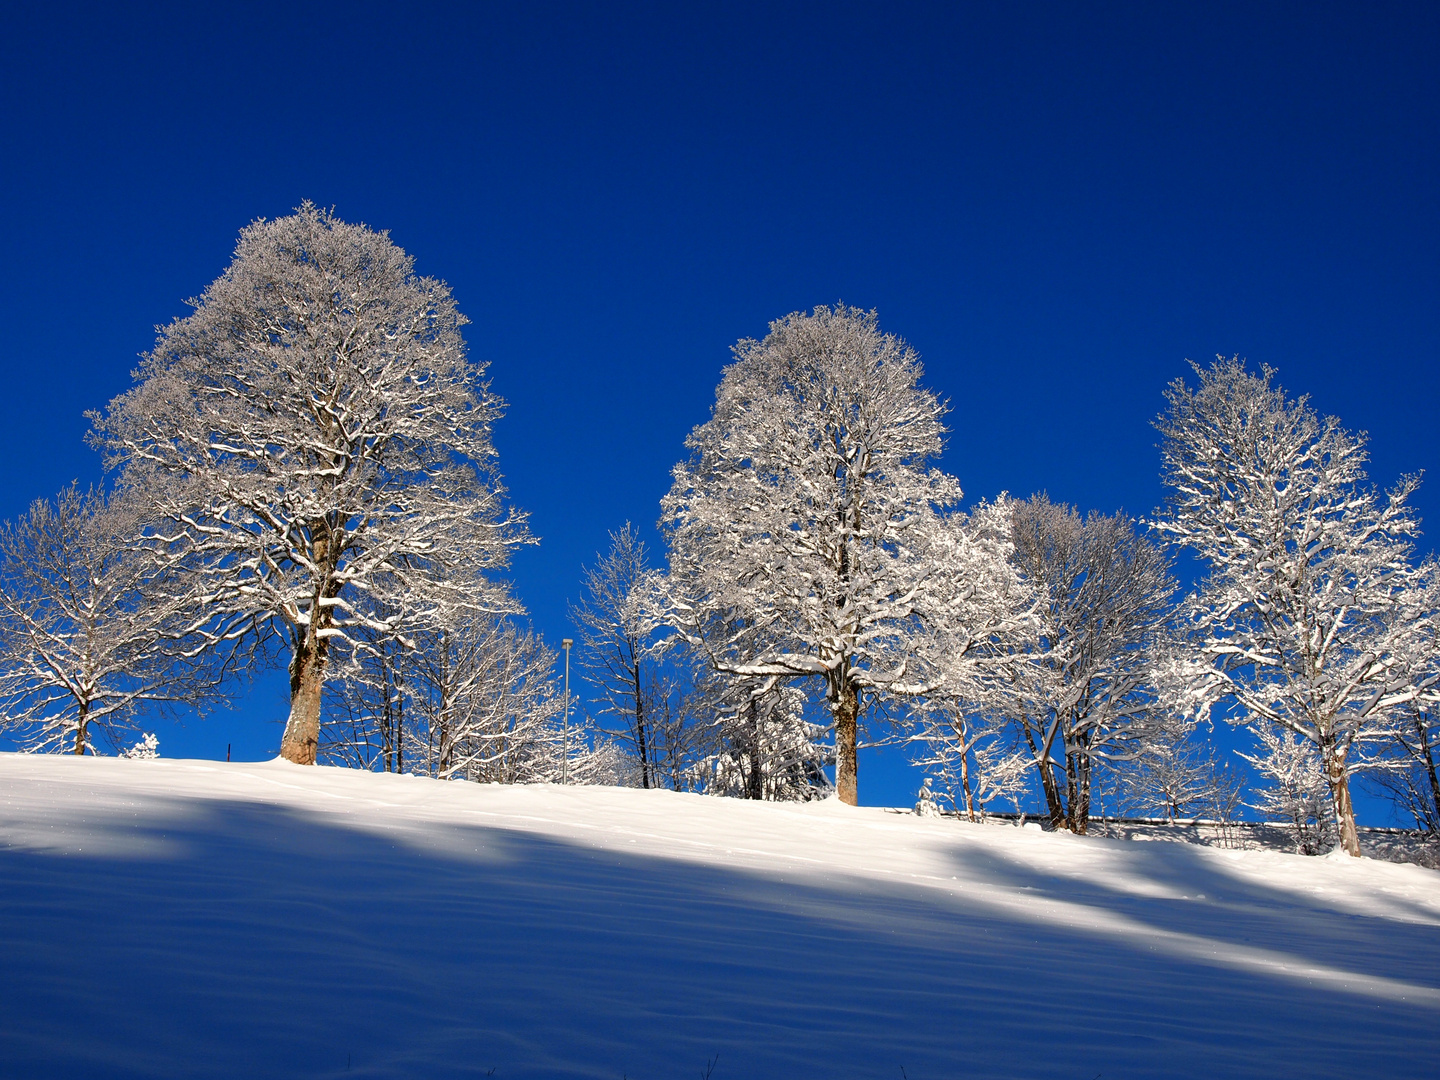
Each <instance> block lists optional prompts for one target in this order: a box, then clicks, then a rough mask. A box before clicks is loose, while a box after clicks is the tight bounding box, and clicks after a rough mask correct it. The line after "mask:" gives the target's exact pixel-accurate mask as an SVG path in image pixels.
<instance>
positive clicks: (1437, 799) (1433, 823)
mask: <svg viewBox="0 0 1440 1080" xmlns="http://www.w3.org/2000/svg"><path fill="white" fill-rule="evenodd" d="M1415 734H1416V735H1417V736H1418V737H1419V739H1420V750H1421V752H1422V753H1423V754H1424V755H1425V770H1426V772H1427V773H1428V774H1429V777H1430V810H1431V813H1429V814H1427V815H1425V816H1426V817H1428V818H1429V819H1430V831H1431V832H1435V831H1437V830H1440V776H1437V775H1436V772H1435V755H1434V754H1433V753H1432V752H1431V750H1430V740H1429V739H1428V738H1427V737H1426V731H1425V724H1424V722H1423V721H1422V720H1420V718H1419V717H1416V719H1415Z"/></svg>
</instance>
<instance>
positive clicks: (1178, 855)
mask: <svg viewBox="0 0 1440 1080" xmlns="http://www.w3.org/2000/svg"><path fill="white" fill-rule="evenodd" d="M0 939H3V941H0V965H3V968H0V976H3V977H0V1065H3V1069H0V1071H3V1072H4V1073H5V1074H6V1075H10V1076H17V1077H18V1076H46V1077H69V1076H75V1077H82V1076H83V1077H97V1078H98V1077H141V1076H144V1077H246V1078H253V1077H290V1076H294V1077H331V1076H333V1077H342V1076H343V1077H349V1076H355V1077H427V1078H429V1077H447V1076H488V1075H493V1076H495V1077H497V1078H498V1080H507V1078H510V1077H539V1076H573V1077H605V1078H614V1080H620V1078H622V1077H630V1078H642V1080H643V1078H649V1077H657V1078H658V1077H695V1076H699V1075H701V1074H703V1073H705V1071H706V1069H707V1067H709V1066H711V1065H713V1069H712V1071H711V1073H710V1075H711V1076H712V1078H713V1080H729V1078H756V1077H818V1078H826V1077H857V1078H858V1077H874V1078H895V1080H900V1078H901V1077H902V1076H904V1077H909V1078H910V1080H930V1078H941V1077H944V1078H952V1077H966V1078H969V1077H1032V1076H1033V1077H1042V1076H1043V1077H1054V1078H1071V1077H1073V1078H1076V1080H1091V1078H1093V1077H1096V1076H1097V1075H1099V1076H1102V1077H1104V1078H1105V1080H1116V1078H1126V1077H1129V1078H1134V1077H1151V1076H1167V1077H1170V1076H1174V1077H1207V1078H1209V1077H1220V1076H1225V1077H1247V1076H1255V1077H1261V1076H1263V1077H1285V1076H1295V1077H1302V1076H1303V1077H1322V1076H1335V1077H1342V1076H1343V1077H1358V1076H1387V1077H1410V1076H1413V1077H1431V1076H1435V1075H1440V1035H1437V1032H1440V1024H1437V1021H1440V874H1437V873H1436V872H1434V871H1430V870H1425V869H1422V868H1419V867H1414V866H1400V865H1392V864H1386V863H1377V862H1372V861H1369V860H1355V859H1350V858H1332V859H1313V858H1312V859H1307V858H1302V857H1299V856H1293V855H1281V854H1276V853H1270V852H1254V851H1223V850H1216V849H1209V848H1201V847H1194V846H1189V845H1183V844H1157V843H1151V844H1137V843H1126V842H1123V841H1106V840H1098V839H1078V838H1074V837H1069V836H1064V835H1052V834H1047V833H1040V832H1037V831H1034V830H1025V829H1015V828H1012V827H1008V826H999V825H969V824H964V823H957V822H955V821H951V820H942V821H937V820H934V819H928V818H927V819H921V818H917V817H913V816H901V815H896V814H893V813H887V812H885V811H881V810H873V809H855V808H851V807H845V806H842V805H839V804H838V803H836V802H834V801H830V802H826V803H820V804H810V805H776V804H756V803H745V802H739V801H734V800H725V799H713V798H704V797H700V796H691V795H677V794H673V793H668V792H658V791H631V790H618V789H609V788H561V787H551V786H546V787H499V786H482V785H475V784H465V783H442V782H439V781H433V780H425V779H418V778H412V777H399V776H393V775H373V774H367V773H361V772H354V771H347V770H339V769H327V768H304V767H299V766H292V765H287V764H284V763H279V762H276V763H266V764H258V765H227V764H220V763H214V762H195V761H166V760H157V761H127V760H116V759H93V758H91V759H83V758H81V759H76V758H61V757H38V756H19V755H9V754H6V755H0ZM902 1070H903V1073H902Z"/></svg>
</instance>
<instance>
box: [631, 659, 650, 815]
mask: <svg viewBox="0 0 1440 1080" xmlns="http://www.w3.org/2000/svg"><path fill="white" fill-rule="evenodd" d="M630 673H631V674H632V675H633V676H634V683H635V744H636V746H637V748H638V749H639V751H640V786H641V787H643V788H649V787H651V786H652V785H651V783H650V747H649V745H648V742H647V740H646V738H645V698H644V696H643V695H642V694H641V688H640V665H639V664H638V663H637V664H636V665H635V666H634V667H633V668H631V669H630Z"/></svg>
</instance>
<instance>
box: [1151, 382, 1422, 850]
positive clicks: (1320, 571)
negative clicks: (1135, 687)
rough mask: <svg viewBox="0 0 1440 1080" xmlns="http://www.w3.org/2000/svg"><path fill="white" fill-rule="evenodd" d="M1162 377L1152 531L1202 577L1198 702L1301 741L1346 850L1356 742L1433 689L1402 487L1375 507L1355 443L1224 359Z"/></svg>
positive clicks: (1353, 842) (1350, 840) (1190, 612)
mask: <svg viewBox="0 0 1440 1080" xmlns="http://www.w3.org/2000/svg"><path fill="white" fill-rule="evenodd" d="M1194 370H1195V373H1196V375H1197V376H1198V379H1199V385H1198V386H1197V387H1196V388H1194V389H1191V387H1190V386H1188V385H1187V384H1186V383H1185V381H1184V380H1183V379H1177V380H1176V381H1175V382H1173V383H1171V384H1170V387H1169V389H1168V390H1167V391H1166V395H1165V396H1166V399H1167V401H1168V402H1169V409H1168V411H1167V412H1166V413H1165V414H1163V415H1162V416H1161V417H1160V418H1159V419H1158V420H1157V421H1156V427H1157V428H1158V429H1159V431H1160V433H1161V436H1162V439H1163V441H1162V445H1161V452H1162V458H1163V463H1164V464H1163V469H1164V478H1165V480H1166V482H1167V483H1168V484H1169V486H1170V489H1171V495H1170V498H1169V502H1168V506H1167V508H1166V511H1165V512H1164V514H1163V515H1162V516H1161V518H1160V520H1158V521H1157V522H1156V523H1155V526H1156V528H1157V529H1159V530H1160V531H1161V532H1162V533H1164V534H1166V535H1168V536H1170V537H1172V538H1173V539H1174V540H1175V541H1176V542H1178V543H1180V544H1183V545H1186V546H1187V547H1189V548H1190V549H1191V550H1193V551H1194V552H1195V553H1196V554H1197V555H1198V556H1200V558H1201V559H1203V560H1204V561H1205V563H1206V564H1207V565H1208V569H1209V573H1208V576H1207V577H1206V578H1205V580H1204V581H1202V582H1201V584H1200V585H1199V587H1198V588H1197V590H1196V592H1195V594H1194V595H1193V596H1192V597H1191V598H1190V599H1189V601H1187V604H1186V605H1185V611H1186V615H1187V618H1188V621H1189V625H1190V627H1191V629H1192V631H1193V632H1194V633H1195V634H1196V635H1197V636H1198V638H1199V640H1200V643H1201V644H1200V654H1201V665H1200V669H1199V671H1198V673H1197V674H1198V678H1197V679H1196V682H1195V693H1196V694H1197V695H1198V697H1197V700H1198V703H1199V708H1200V710H1201V711H1202V713H1203V712H1204V710H1206V709H1208V708H1209V707H1211V706H1212V705H1214V704H1217V703H1222V702H1223V703H1230V704H1233V706H1234V709H1235V712H1234V714H1233V717H1229V718H1231V719H1233V721H1234V722H1237V723H1246V724H1249V725H1251V726H1252V728H1254V729H1255V731H1256V733H1257V735H1261V736H1262V737H1264V735H1265V733H1266V732H1268V731H1269V727H1270V725H1279V726H1280V727H1282V728H1284V729H1286V730H1287V731H1289V732H1291V733H1293V734H1294V735H1295V736H1298V737H1299V738H1300V739H1301V740H1302V741H1303V742H1305V743H1308V744H1310V745H1313V747H1314V749H1315V752H1316V754H1317V755H1318V761H1319V768H1320V770H1321V773H1322V775H1323V776H1324V777H1325V782H1326V784H1327V785H1328V788H1329V792H1330V802H1331V807H1332V812H1333V815H1334V820H1335V822H1336V823H1337V825H1338V829H1339V839H1340V842H1341V844H1342V845H1343V846H1344V848H1345V850H1346V851H1347V852H1349V853H1350V854H1351V855H1356V856H1358V855H1359V854H1360V843H1359V836H1358V834H1357V833H1356V830H1355V810H1354V805H1353V803H1352V802H1351V798H1350V784H1349V777H1350V774H1351V773H1352V772H1353V771H1354V770H1355V768H1356V767H1357V766H1358V765H1359V764H1360V763H1361V762H1360V761H1359V759H1358V755H1352V750H1354V749H1355V748H1356V747H1361V748H1364V747H1365V746H1367V745H1369V746H1374V745H1375V744H1378V743H1381V742H1384V741H1385V740H1387V739H1389V738H1392V737H1393V733H1394V732H1395V730H1396V725H1397V724H1398V723H1401V722H1403V718H1404V715H1405V707H1406V706H1408V705H1409V704H1410V703H1412V702H1415V701H1417V700H1421V699H1423V698H1424V697H1425V696H1426V695H1427V693H1433V690H1432V689H1431V688H1432V687H1433V685H1434V679H1435V677H1434V676H1433V675H1432V674H1430V658H1431V642H1433V640H1434V623H1435V600H1434V593H1435V587H1434V567H1433V566H1432V565H1431V564H1430V563H1428V562H1426V563H1421V564H1419V565H1417V564H1416V563H1415V562H1414V560H1413V554H1414V551H1413V544H1412V542H1411V537H1413V536H1414V535H1415V534H1416V532H1417V530H1418V523H1417V521H1416V518H1415V516H1414V513H1413V512H1412V511H1411V509H1410V507H1409V505H1408V504H1407V500H1408V498H1409V496H1410V494H1411V493H1412V492H1413V491H1414V490H1415V487H1416V485H1417V484H1418V482H1419V481H1418V479H1417V478H1415V477H1407V478H1405V479H1403V480H1401V482H1400V483H1399V485H1398V486H1397V487H1396V488H1395V490H1394V491H1392V492H1390V493H1389V496H1388V497H1387V498H1384V499H1382V498H1381V497H1380V496H1379V495H1378V494H1377V493H1376V492H1375V490H1374V489H1373V488H1372V487H1370V486H1369V485H1368V483H1367V479H1366V475H1365V461H1366V452H1365V438H1364V436H1356V435H1352V434H1350V433H1349V432H1347V431H1345V429H1344V428H1342V427H1341V426H1340V422H1339V421H1338V420H1336V419H1335V418H1333V417H1330V418H1326V419H1323V420H1322V419H1321V418H1320V417H1319V416H1317V415H1316V413H1315V411H1314V409H1312V408H1311V407H1310V404H1309V402H1308V400H1307V399H1306V398H1303V397H1302V398H1300V399H1299V400H1291V399H1289V398H1288V397H1286V395H1285V392H1284V391H1283V390H1282V389H1281V388H1279V387H1278V386H1274V385H1272V379H1273V378H1274V374H1275V373H1274V371H1273V370H1272V369H1270V368H1268V367H1264V368H1261V370H1260V372H1259V373H1258V374H1252V373H1251V372H1250V371H1249V370H1247V369H1246V367H1245V365H1244V363H1242V362H1241V361H1240V360H1239V359H1238V358H1237V359H1231V360H1225V359H1224V358H1219V359H1217V360H1216V362H1215V363H1214V364H1213V365H1211V366H1210V367H1208V368H1201V367H1199V366H1194Z"/></svg>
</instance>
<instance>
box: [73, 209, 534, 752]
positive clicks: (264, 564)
mask: <svg viewBox="0 0 1440 1080" xmlns="http://www.w3.org/2000/svg"><path fill="white" fill-rule="evenodd" d="M192 303H193V305H194V307H195V312H194V314H192V315H190V316H188V317H186V318H183V319H177V320H176V321H175V322H173V323H171V324H170V325H169V326H167V327H165V328H164V329H162V330H161V332H160V337H159V340H158V341H157V342H156V345H155V348H154V349H153V350H152V351H151V352H149V353H147V354H146V355H145V357H144V359H143V361H142V363H141V365H140V369H139V371H138V372H137V378H138V380H139V384H138V385H137V386H136V387H135V388H134V389H133V390H131V391H130V392H129V393H127V394H124V395H122V396H121V397H118V398H116V399H115V400H114V401H112V402H111V403H110V406H109V409H108V410H107V412H106V413H105V414H103V415H100V414H96V415H93V416H92V420H93V423H94V425H95V427H94V434H93V438H94V440H95V442H96V443H97V444H99V445H100V446H102V447H103V448H104V449H105V450H106V452H107V454H108V459H109V462H110V463H111V464H119V465H123V466H124V468H125V475H126V477H127V479H128V482H130V483H131V484H133V485H134V486H135V487H136V488H137V490H139V491H141V492H143V493H144V494H145V495H146V496H147V497H148V499H149V500H150V503H151V507H152V510H153V513H154V515H155V516H156V517H157V518H158V519H160V520H162V521H165V522H167V523H168V527H167V530H166V532H165V533H164V535H163V541H164V542H163V543H162V544H159V545H156V547H155V548H154V551H155V553H156V555H157V557H159V558H161V559H162V560H170V559H182V560H184V563H185V565H186V566H187V567H190V568H192V570H193V572H196V573H203V574H204V575H205V582H206V583H205V586H204V587H205V591H206V595H207V601H208V603H209V604H210V605H211V607H212V609H213V610H216V611H223V612H235V613H243V614H246V615H253V616H255V617H257V618H259V619H262V620H265V621H267V622H268V623H269V624H273V625H274V626H276V627H277V628H279V629H280V630H281V631H282V632H283V635H284V637H285V638H286V639H287V640H288V642H289V645H290V703H291V704H290V718H289V722H288V723H287V724H286V727H285V734H284V737H283V740H282V743H281V753H282V755H283V756H284V757H286V758H288V759H289V760H291V761H295V762H300V763H305V764H308V763H311V762H313V761H314V760H315V754H316V748H317V743H318V737H319V723H320V702H321V696H322V692H323V688H324V685H325V681H326V678H327V673H328V666H329V657H330V652H331V646H332V643H333V642H334V641H335V640H336V639H345V638H346V637H347V635H349V634H352V633H353V632H355V631H357V630H360V629H362V628H363V629H366V630H368V631H371V632H373V633H376V634H379V635H382V636H383V635H387V634H399V635H402V636H403V635H404V633H405V631H406V628H407V627H409V626H412V625H423V624H424V623H425V620H426V617H427V613H428V612H429V611H430V609H431V608H432V607H433V599H432V589H431V584H432V583H433V582H434V581H436V580H439V579H444V578H445V577H447V576H449V575H450V572H451V569H452V568H451V567H450V562H451V559H452V555H451V553H452V552H454V551H457V550H458V551H463V553H464V555H463V557H464V558H466V559H468V560H470V561H472V562H475V563H478V564H479V565H480V567H481V568H482V569H493V568H496V567H501V566H504V565H505V564H506V562H507V561H508V557H509V552H510V549H511V547H512V546H513V545H515V544H517V543H520V542H523V541H524V540H525V532H524V527H523V516H521V515H516V514H512V513H507V512H506V510H505V509H504V507H503V495H504V489H503V488H502V486H501V485H500V482H499V479H498V476H497V475H496V474H495V472H494V471H493V469H494V463H495V450H494V446H493V444H492V442H491V436H490V430H491V426H492V425H493V424H494V422H495V420H496V419H497V418H498V417H499V416H500V412H501V404H502V403H501V402H500V400H499V399H498V398H496V397H495V396H494V395H493V394H492V393H491V392H490V390H489V387H488V384H486V383H485V382H483V381H482V379H481V374H482V371H483V368H482V367H481V366H480V365H476V364H473V363H471V362H470V361H469V360H468V359H467V358H466V349H465V342H464V340H463V338H462V337H461V333H460V331H461V327H462V326H463V325H464V324H465V322H466V319H465V318H464V316H462V315H461V314H460V312H459V310H458V309H457V308H456V306H455V302H454V300H453V298H452V297H451V295H450V290H449V289H448V288H447V287H446V286H445V285H444V284H443V283H442V282H439V281H436V280H434V279H433V278H424V277H417V276H416V274H415V272H414V268H413V261H412V260H411V259H410V257H409V256H407V255H406V254H405V252H404V251H402V250H401V249H400V248H399V247H397V246H396V245H395V244H393V243H392V242H391V241H390V238H389V236H388V235H387V234H386V233H383V232H378V233H377V232H373V231H371V230H370V229H368V228H366V227H364V226H363V225H349V224H346V223H345V222H343V221H340V220H339V219H338V218H336V217H334V216H333V215H332V214H330V213H328V212H326V211H323V210H319V209H317V208H315V207H314V206H312V205H310V204H308V203H306V204H305V205H303V206H301V207H300V208H299V210H298V211H297V212H296V213H295V214H294V215H293V216H290V217H285V218H280V219H278V220H275V221H257V222H256V223H254V224H253V225H251V226H249V227H248V228H246V229H245V230H243V231H242V232H241V234H240V241H239V244H238V245H237V247H236V250H235V257H234V259H233V261H232V262H231V264H230V267H229V268H228V269H227V270H226V271H225V273H224V274H223V275H222V276H221V277H220V278H218V279H217V280H216V281H215V282H213V283H212V284H211V285H210V287H209V288H208V289H206V291H205V293H204V295H202V296H201V297H200V298H199V299H197V300H195V301H192ZM379 590H384V591H385V596H384V597H383V600H384V602H383V603H381V602H379V601H380V600H381V599H382V598H381V597H378V596H377V595H376V593H377V591H379ZM477 602H483V604H484V605H485V606H487V607H488V608H489V609H491V610H492V611H493V612H495V613H500V612H502V611H505V610H510V609H512V608H513V605H512V604H511V603H510V602H509V601H508V600H507V599H506V597H505V596H504V593H503V590H500V589H499V588H498V587H497V588H492V589H491V590H490V595H488V596H487V597H484V598H483V600H482V599H481V598H477Z"/></svg>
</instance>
